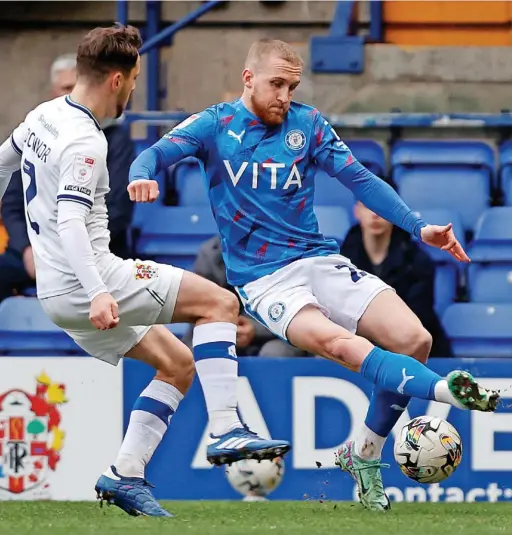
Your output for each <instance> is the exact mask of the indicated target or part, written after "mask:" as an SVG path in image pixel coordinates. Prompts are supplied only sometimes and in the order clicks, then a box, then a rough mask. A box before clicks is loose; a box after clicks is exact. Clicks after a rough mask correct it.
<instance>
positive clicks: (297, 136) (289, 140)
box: [284, 130, 306, 150]
mask: <svg viewBox="0 0 512 535" xmlns="http://www.w3.org/2000/svg"><path fill="white" fill-rule="evenodd" d="M284 141H285V143H286V146H287V147H288V148H289V149H291V150H301V149H303V148H304V147H305V145H306V134H304V132H303V131H302V130H290V131H289V132H288V133H287V134H286V137H285V139H284Z"/></svg>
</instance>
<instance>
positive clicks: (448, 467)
mask: <svg viewBox="0 0 512 535" xmlns="http://www.w3.org/2000/svg"><path fill="white" fill-rule="evenodd" d="M394 453H395V460H396V462H397V463H398V466H400V469H401V470H402V472H403V473H404V474H405V475H406V476H407V477H409V478H410V479H413V480H414V481H418V483H439V482H441V481H444V480H445V479H446V478H448V477H450V476H451V475H452V474H453V472H454V471H455V470H456V468H457V466H459V464H460V461H461V459H462V441H461V438H460V436H459V433H458V432H457V430H456V429H455V428H454V427H453V426H452V425H451V424H450V423H448V422H447V421H446V420H443V419H442V418H434V417H430V416H420V417H418V418H413V419H412V420H410V421H409V422H407V423H406V424H405V425H404V426H403V427H402V429H401V430H400V433H399V434H398V435H397V437H396V439H395V448H394Z"/></svg>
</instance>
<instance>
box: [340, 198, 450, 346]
mask: <svg viewBox="0 0 512 535" xmlns="http://www.w3.org/2000/svg"><path fill="white" fill-rule="evenodd" d="M354 213H355V216H356V219H357V220H358V221H359V224H358V225H355V226H353V227H352V228H351V229H350V231H349V233H348V234H347V237H346V238H345V241H344V243H343V245H342V246H341V250H340V253H341V254H342V255H343V256H346V257H347V258H349V259H350V261H351V262H352V263H353V264H355V265H356V266H357V267H358V268H359V269H362V270H363V271H366V272H367V273H371V274H373V275H376V276H377V277H379V278H380V279H382V280H383V281H384V282H385V283H386V284H389V285H390V286H391V287H393V288H394V289H395V290H396V293H397V294H398V295H399V296H400V297H401V298H402V299H403V300H404V301H405V303H406V304H407V305H408V306H409V308H410V309H411V310H412V311H413V312H414V313H415V314H416V315H417V316H418V318H419V319H420V321H421V323H422V324H423V326H424V327H425V329H427V331H429V332H430V334H431V335H432V338H433V345H432V351H431V353H430V355H431V356H432V357H451V356H453V355H452V349H451V345H450V341H449V339H448V338H447V336H446V334H445V332H444V330H443V327H442V325H441V323H440V321H439V318H438V317H437V314H436V312H435V310H434V278H435V265H434V263H433V261H432V260H431V259H430V257H429V256H428V255H427V253H425V252H424V251H422V250H421V249H420V247H419V246H418V244H417V243H415V242H414V241H413V240H412V239H411V236H410V235H409V234H408V233H407V232H405V231H403V230H402V229H400V228H398V227H394V226H393V225H392V224H391V223H389V222H388V221H386V220H385V219H382V218H381V217H379V216H378V215H377V214H375V213H374V212H372V211H371V210H369V209H368V208H366V206H365V205H364V204H362V203H361V202H357V203H356V205H355V207H354Z"/></svg>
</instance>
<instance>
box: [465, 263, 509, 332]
mask: <svg viewBox="0 0 512 535" xmlns="http://www.w3.org/2000/svg"><path fill="white" fill-rule="evenodd" d="M468 290H469V298H470V300H471V301H472V302H473V303H512V261H511V262H499V263H494V262H491V263H475V264H472V265H471V266H470V268H469V270H468ZM511 319H512V318H511ZM511 329H512V323H511Z"/></svg>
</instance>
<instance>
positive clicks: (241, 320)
mask: <svg viewBox="0 0 512 535" xmlns="http://www.w3.org/2000/svg"><path fill="white" fill-rule="evenodd" d="M255 334H256V329H255V328H254V325H253V324H252V321H251V320H250V319H249V318H247V317H246V316H241V315H240V316H238V328H237V331H236V345H237V347H247V346H248V345H249V344H250V343H251V342H252V341H253V340H254V336H255Z"/></svg>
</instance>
